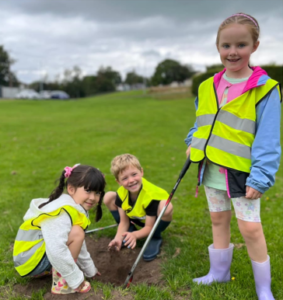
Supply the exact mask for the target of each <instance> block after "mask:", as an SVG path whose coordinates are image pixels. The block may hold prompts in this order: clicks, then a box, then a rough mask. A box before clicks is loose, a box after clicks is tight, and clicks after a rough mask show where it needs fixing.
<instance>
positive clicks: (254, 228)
mask: <svg viewBox="0 0 283 300" xmlns="http://www.w3.org/2000/svg"><path fill="white" fill-rule="evenodd" d="M238 226H239V229H240V232H241V234H242V236H243V238H244V240H245V242H246V245H247V249H248V253H249V257H250V258H251V259H252V260H253V261H255V262H259V263H262V262H265V261H266V260H267V247H266V242H265V237H264V234H263V229H262V225H261V223H256V222H246V221H243V220H240V219H238Z"/></svg>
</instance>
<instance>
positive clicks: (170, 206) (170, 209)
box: [158, 200, 173, 217]
mask: <svg viewBox="0 0 283 300" xmlns="http://www.w3.org/2000/svg"><path fill="white" fill-rule="evenodd" d="M166 202H167V200H162V201H160V203H159V205H158V215H159V214H160V212H161V211H162V209H163V208H164V206H165V205H166ZM172 215H173V204H172V203H171V202H170V203H169V204H168V206H167V208H166V210H165V212H164V215H163V216H164V217H169V216H170V217H172Z"/></svg>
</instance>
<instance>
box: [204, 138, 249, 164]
mask: <svg viewBox="0 0 283 300" xmlns="http://www.w3.org/2000/svg"><path fill="white" fill-rule="evenodd" d="M209 145H210V146H211V147H214V148H216V149H219V150H222V151H225V152H227V153H230V154H233V155H236V156H240V157H243V158H247V159H251V148H250V147H249V146H245V145H242V144H239V143H236V142H233V141H230V140H227V139H224V138H222V137H220V136H217V135H214V134H212V135H211V137H210V139H209Z"/></svg>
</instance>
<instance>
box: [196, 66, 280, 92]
mask: <svg viewBox="0 0 283 300" xmlns="http://www.w3.org/2000/svg"><path fill="white" fill-rule="evenodd" d="M262 68H263V69H264V70H265V71H266V72H267V74H268V75H269V76H270V77H271V78H272V79H274V80H276V81H278V82H280V83H281V84H282V86H283V66H262ZM220 71H221V70H219V69H218V68H215V69H210V70H209V71H207V72H205V73H202V74H200V75H196V76H194V77H193V83H192V93H193V94H194V95H197V93H198V87H199V85H200V84H201V83H202V82H203V81H204V80H206V79H208V78H209V77H211V76H213V75H214V74H216V73H218V72H220Z"/></svg>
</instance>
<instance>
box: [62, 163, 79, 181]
mask: <svg viewBox="0 0 283 300" xmlns="http://www.w3.org/2000/svg"><path fill="white" fill-rule="evenodd" d="M78 165H79V164H76V165H74V166H73V168H71V167H66V168H65V169H64V171H65V174H64V176H65V178H69V177H70V176H71V174H72V171H73V170H74V169H75V168H76V167H77V166H78Z"/></svg>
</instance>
